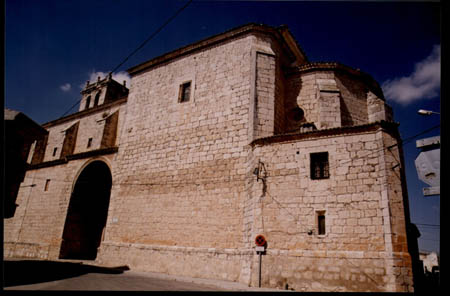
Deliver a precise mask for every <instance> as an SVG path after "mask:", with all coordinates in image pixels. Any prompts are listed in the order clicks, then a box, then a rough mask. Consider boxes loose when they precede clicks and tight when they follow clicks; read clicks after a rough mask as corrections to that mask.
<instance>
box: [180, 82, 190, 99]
mask: <svg viewBox="0 0 450 296" xmlns="http://www.w3.org/2000/svg"><path fill="white" fill-rule="evenodd" d="M190 97H191V82H190V81H188V82H185V83H183V84H182V85H180V93H179V94H178V102H179V103H184V102H189V99H190Z"/></svg>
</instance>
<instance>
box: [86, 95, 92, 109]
mask: <svg viewBox="0 0 450 296" xmlns="http://www.w3.org/2000/svg"><path fill="white" fill-rule="evenodd" d="M90 104H91V96H89V97H87V99H86V107H85V108H84V109H89V105H90Z"/></svg>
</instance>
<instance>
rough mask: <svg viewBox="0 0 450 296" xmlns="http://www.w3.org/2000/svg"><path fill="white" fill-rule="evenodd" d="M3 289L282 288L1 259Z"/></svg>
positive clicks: (125, 269) (87, 265) (76, 264)
mask: <svg viewBox="0 0 450 296" xmlns="http://www.w3.org/2000/svg"><path fill="white" fill-rule="evenodd" d="M3 286H4V289H5V290H60V291H69V290H82V291H103V290H106V291H283V290H276V289H268V288H256V287H247V286H246V285H244V284H241V283H236V282H230V281H221V280H213V279H198V278H189V277H182V276H172V275H166V274H159V273H153V272H140V271H133V270H129V269H128V267H126V266H119V267H112V268H111V267H102V266H96V265H93V264H92V263H90V262H89V263H86V262H61V261H46V260H29V259H26V260H21V259H5V260H4V283H3Z"/></svg>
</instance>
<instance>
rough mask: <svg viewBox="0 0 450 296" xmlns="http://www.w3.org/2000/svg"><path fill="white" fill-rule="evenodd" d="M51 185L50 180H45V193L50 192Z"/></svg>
mask: <svg viewBox="0 0 450 296" xmlns="http://www.w3.org/2000/svg"><path fill="white" fill-rule="evenodd" d="M49 185H50V179H47V180H45V187H44V191H48V186H49Z"/></svg>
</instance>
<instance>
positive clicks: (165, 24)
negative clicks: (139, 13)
mask: <svg viewBox="0 0 450 296" xmlns="http://www.w3.org/2000/svg"><path fill="white" fill-rule="evenodd" d="M192 1H193V0H189V1H188V2H187V3H186V4H185V5H184V6H183V7H181V8H179V9H178V10H177V11H176V12H175V14H173V15H172V16H171V17H170V18H169V19H167V20H166V21H165V22H164V23H163V24H162V25H161V26H159V27H158V29H156V31H154V32H153V33H152V34H151V35H150V36H149V37H148V38H147V39H145V41H144V42H142V43H141V44H140V45H139V46H138V47H137V48H136V49H135V50H133V51H132V52H131V53H130V54H129V55H128V56H127V57H126V58H125V59H123V60H122V61H121V62H120V63H119V64H118V65H117V66H115V67H114V69H113V70H112V71H111V72H110V73H114V72H116V71H117V69H119V68H120V67H121V66H122V65H123V64H124V63H126V61H128V59H129V58H131V57H132V56H133V55H135V54H136V53H137V52H138V51H139V50H140V49H141V48H143V47H144V46H145V45H146V44H147V43H148V42H149V41H150V40H151V39H153V38H154V37H155V36H156V35H157V34H158V33H159V32H161V31H162V29H164V27H165V26H167V25H168V24H169V23H170V22H171V21H173V20H174V19H175V18H176V17H177V16H178V15H179V14H180V13H181V12H182V11H183V10H184V9H186V8H187V7H188V6H189V4H191V3H192ZM82 99H83V98H81V99H79V100H78V101H77V102H76V103H75V104H74V105H73V106H72V107H70V109H68V110H67V111H66V112H64V114H63V115H62V116H61V117H64V116H65V115H66V114H67V113H69V112H70V111H71V110H72V109H73V108H74V107H75V106H76V105H78V104H79V103H80V102H81V100H82Z"/></svg>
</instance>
